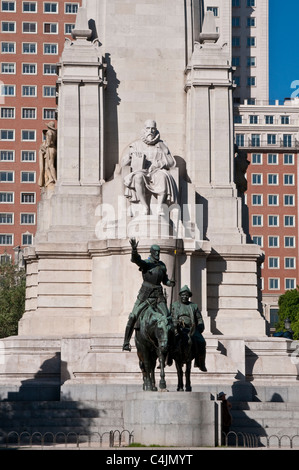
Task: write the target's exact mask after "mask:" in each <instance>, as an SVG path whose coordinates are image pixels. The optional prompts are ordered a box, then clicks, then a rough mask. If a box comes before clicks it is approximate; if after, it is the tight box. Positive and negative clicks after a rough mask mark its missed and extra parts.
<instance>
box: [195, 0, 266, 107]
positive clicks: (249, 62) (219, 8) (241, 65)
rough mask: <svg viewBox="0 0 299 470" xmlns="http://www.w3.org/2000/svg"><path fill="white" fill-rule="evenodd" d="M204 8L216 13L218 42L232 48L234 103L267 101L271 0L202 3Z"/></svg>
mask: <svg viewBox="0 0 299 470" xmlns="http://www.w3.org/2000/svg"><path fill="white" fill-rule="evenodd" d="M201 9H202V10H203V11H207V10H212V11H213V12H214V15H215V18H216V24H217V28H219V33H220V39H219V41H221V42H222V44H224V43H225V42H227V43H228V45H229V47H230V48H231V55H232V65H233V66H234V67H236V71H235V74H234V81H235V84H236V90H235V92H234V102H235V104H239V103H240V104H242V103H244V100H248V103H249V104H260V103H261V102H265V101H268V100H269V48H268V44H269V24H268V20H269V0H201ZM229 18H231V22H230V24H229V22H228V19H229Z"/></svg>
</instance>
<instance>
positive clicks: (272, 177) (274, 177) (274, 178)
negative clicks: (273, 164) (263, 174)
mask: <svg viewBox="0 0 299 470" xmlns="http://www.w3.org/2000/svg"><path fill="white" fill-rule="evenodd" d="M268 184H269V185H277V184H278V174H277V173H268Z"/></svg>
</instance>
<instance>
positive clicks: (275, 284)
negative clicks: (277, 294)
mask: <svg viewBox="0 0 299 470" xmlns="http://www.w3.org/2000/svg"><path fill="white" fill-rule="evenodd" d="M269 290H279V278H272V277H271V278H269Z"/></svg>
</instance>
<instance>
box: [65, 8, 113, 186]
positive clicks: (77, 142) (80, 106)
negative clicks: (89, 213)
mask: <svg viewBox="0 0 299 470" xmlns="http://www.w3.org/2000/svg"><path fill="white" fill-rule="evenodd" d="M91 34H92V31H91V30H90V29H89V28H88V22H87V13H86V9H85V8H79V11H78V15H77V22H76V26H75V28H74V30H73V31H72V36H73V38H74V41H69V42H66V44H65V48H64V51H63V53H62V56H61V59H60V63H59V66H58V67H59V78H58V97H59V99H58V155H59V159H58V171H57V173H58V182H59V183H60V184H61V185H87V186H88V185H89V186H90V185H98V184H100V183H101V182H102V181H103V174H104V164H103V126H104V122H103V88H104V77H103V75H104V74H103V71H104V66H103V63H102V60H101V50H100V47H99V43H98V41H97V40H95V41H93V42H91V41H90V37H91Z"/></svg>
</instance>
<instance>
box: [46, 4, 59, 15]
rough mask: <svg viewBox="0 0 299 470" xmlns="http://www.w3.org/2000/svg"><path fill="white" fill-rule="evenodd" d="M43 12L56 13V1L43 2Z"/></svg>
mask: <svg viewBox="0 0 299 470" xmlns="http://www.w3.org/2000/svg"><path fill="white" fill-rule="evenodd" d="M44 13H58V3H56V2H55V3H54V2H45V3H44Z"/></svg>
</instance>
